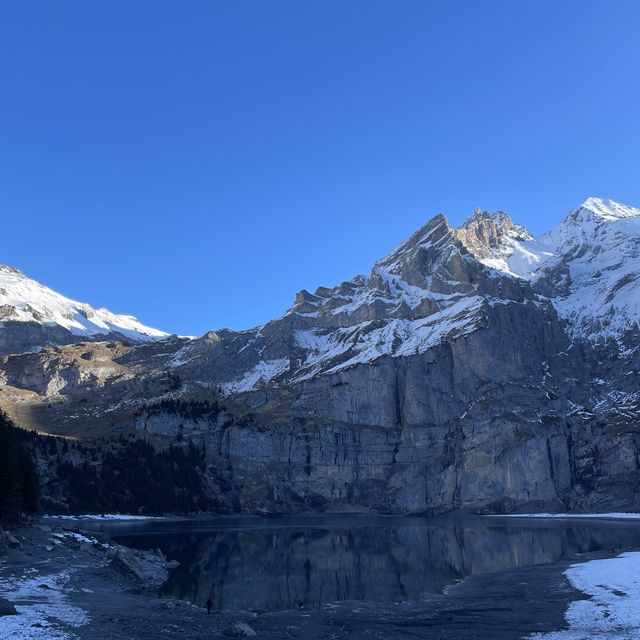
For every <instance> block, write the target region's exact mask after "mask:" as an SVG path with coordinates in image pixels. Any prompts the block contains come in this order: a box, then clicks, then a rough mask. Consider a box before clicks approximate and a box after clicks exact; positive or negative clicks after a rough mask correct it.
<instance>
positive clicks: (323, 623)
mask: <svg viewBox="0 0 640 640" xmlns="http://www.w3.org/2000/svg"><path fill="white" fill-rule="evenodd" d="M13 535H14V537H15V539H16V540H17V542H18V545H16V548H9V549H7V551H6V553H5V554H4V555H1V556H0V598H6V599H7V600H8V601H9V602H11V603H12V604H13V605H15V607H16V609H17V610H18V611H19V612H20V614H19V615H17V616H16V615H13V616H0V636H1V637H7V638H15V640H22V639H23V638H29V639H30V640H40V639H46V640H52V639H58V638H61V639H65V640H66V639H72V638H77V639H79V640H178V639H179V640H205V638H206V639H207V640H209V639H210V638H213V637H220V638H225V637H234V636H235V637H247V636H251V635H252V634H255V637H258V638H265V639H266V640H276V639H287V638H304V639H305V640H316V639H317V640H320V639H336V640H338V639H342V638H345V639H346V638H349V639H360V638H361V639H362V640H365V639H367V640H370V639H372V638H373V639H378V640H392V639H395V638H398V639H400V638H416V637H417V638H434V639H435V638H438V639H442V638H445V639H446V638H451V639H454V638H455V639H456V640H471V639H478V640H480V639H486V638H489V637H491V638H493V639H495V640H511V639H514V640H515V639H516V638H522V637H526V636H529V635H531V634H536V633H549V632H551V631H559V630H562V629H566V628H567V622H566V620H565V614H566V612H567V609H568V607H569V606H570V604H571V603H572V602H574V601H577V600H581V599H585V595H584V594H583V593H582V592H581V591H578V590H576V589H575V588H574V587H572V586H571V584H570V582H569V581H568V580H567V578H566V577H565V575H564V571H566V570H567V569H568V567H569V566H570V565H571V564H573V563H575V562H576V561H580V560H589V559H593V558H602V557H606V556H605V555H604V554H588V555H584V556H581V557H579V558H574V559H571V560H567V561H563V562H560V563H554V564H548V565H537V566H530V567H521V568H518V569H513V570H508V571H500V572H497V573H492V574H484V575H474V576H470V577H468V578H466V579H465V580H463V581H462V582H460V583H457V584H455V585H451V586H450V587H449V588H448V589H447V590H446V592H445V593H444V594H440V595H435V596H431V597H429V598H428V599H426V600H425V601H423V602H417V603H416V602H413V603H389V604H388V605H380V603H367V602H340V603H336V604H333V605H326V606H325V607H324V608H323V609H320V610H304V609H303V610H295V611H278V612H273V613H263V614H257V613H252V612H243V611H222V612H220V611H216V612H212V614H211V615H210V616H207V614H206V610H205V609H204V608H202V607H201V606H195V605H193V604H190V603H188V602H184V601H180V600H173V599H165V598H159V597H157V595H156V593H157V588H158V587H159V586H160V584H162V582H163V580H164V579H166V576H167V571H168V569H169V567H168V566H167V562H166V559H165V558H164V557H163V556H162V554H161V553H159V552H157V553H156V552H151V551H138V550H132V549H129V548H128V547H124V546H122V545H119V544H116V543H114V542H113V541H112V540H111V539H110V538H109V537H107V536H104V535H100V534H95V533H87V532H83V531H82V530H79V529H68V528H65V527H64V525H61V526H59V527H58V526H48V525H38V524H32V525H31V526H28V527H23V528H22V529H20V530H17V531H15V532H13Z"/></svg>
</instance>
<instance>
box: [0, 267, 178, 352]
mask: <svg viewBox="0 0 640 640" xmlns="http://www.w3.org/2000/svg"><path fill="white" fill-rule="evenodd" d="M39 328H41V329H42V330H41V331H39V330H38V329H39ZM11 330H13V332H14V333H16V331H17V332H18V333H20V334H21V336H23V337H24V339H25V344H24V347H26V348H29V347H36V346H44V344H47V343H48V342H49V341H50V339H52V338H53V337H54V336H55V337H56V339H55V340H52V341H53V342H64V341H65V340H64V336H65V334H68V337H69V340H68V341H73V339H75V338H84V339H95V338H102V339H106V337H109V336H110V337H120V338H121V339H125V340H129V341H133V342H144V341H148V340H156V339H159V338H165V337H167V334H166V333H164V332H163V331H159V330H157V329H153V328H151V327H147V326H145V325H143V324H142V323H141V322H139V321H138V320H137V319H136V318H134V317H133V316H126V315H117V314H114V313H111V312H110V311H108V310H107V309H94V308H93V307H92V306H91V305H88V304H84V303H82V302H76V301H75V300H70V299H69V298H66V297H64V296H62V295H60V294H59V293H56V292H55V291H53V290H51V289H49V288H48V287H45V286H43V285H41V284H40V283H38V282H36V281H35V280H32V279H31V278H28V277H27V276H25V275H24V274H23V273H22V272H20V271H18V270H17V269H13V268H11V267H7V266H5V265H0V335H2V334H5V342H6V334H7V332H9V331H11ZM27 334H29V335H30V336H31V337H32V338H33V340H30V339H29V335H27ZM48 338H49V339H48ZM17 342H19V339H18V338H16V343H17ZM40 342H42V343H43V344H40Z"/></svg>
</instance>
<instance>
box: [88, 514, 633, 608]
mask: <svg viewBox="0 0 640 640" xmlns="http://www.w3.org/2000/svg"><path fill="white" fill-rule="evenodd" d="M81 526H82V527H83V528H85V529H92V530H94V531H103V532H105V533H109V534H110V535H112V536H113V537H114V538H115V539H116V540H117V541H119V542H121V543H123V544H126V545H128V546H131V547H136V548H141V549H156V548H159V549H161V550H162V552H163V553H164V554H165V555H166V556H167V558H168V559H170V560H177V561H178V562H179V563H180V565H179V566H178V567H177V568H175V569H173V570H172V571H171V573H170V576H169V579H168V581H167V582H166V584H165V585H164V587H163V589H162V593H161V595H162V596H170V597H174V598H179V599H183V600H188V601H190V602H193V603H195V604H198V605H200V606H202V605H203V603H204V602H205V601H206V600H207V598H208V597H209V596H211V598H212V601H213V603H214V608H215V609H244V610H257V611H276V610H282V609H290V608H297V607H299V606H302V607H304V608H321V607H322V606H324V605H325V604H327V603H331V602H337V601H343V600H366V601H370V602H371V601H373V602H380V603H382V602H415V601H419V600H423V599H424V598H426V597H427V596H429V595H431V594H434V593H441V592H442V591H443V590H445V589H446V588H447V586H448V585H451V584H453V583H455V582H456V581H459V580H461V579H463V578H465V577H466V576H469V575H472V574H477V573H488V572H496V571H500V570H504V569H511V568H515V567H520V566H525V565H534V564H544V563H550V562H555V561H558V560H564V559H572V558H574V557H577V556H579V554H581V553H586V552H593V551H607V552H609V551H611V550H618V549H628V548H633V549H637V548H640V521H635V522H634V521H612V520H595V519H594V520H590V519H589V520H546V519H544V520H532V519H525V518H517V519H514V518H500V517H481V516H468V517H461V516H456V517H441V518H422V517H391V516H320V515H319V516H283V517H270V518H257V517H226V518H219V519H215V520H189V521H179V522H178V521H165V520H156V521H138V522H86V521H83V522H82V524H81Z"/></svg>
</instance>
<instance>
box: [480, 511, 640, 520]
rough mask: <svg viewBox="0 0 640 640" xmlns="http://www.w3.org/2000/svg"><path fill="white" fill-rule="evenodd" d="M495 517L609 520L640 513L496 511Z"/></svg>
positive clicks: (635, 517)
mask: <svg viewBox="0 0 640 640" xmlns="http://www.w3.org/2000/svg"><path fill="white" fill-rule="evenodd" d="M491 517H495V518H589V519H591V520H593V519H600V518H606V519H611V520H640V513H499V514H498V513H496V514H491Z"/></svg>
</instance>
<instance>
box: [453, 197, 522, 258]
mask: <svg viewBox="0 0 640 640" xmlns="http://www.w3.org/2000/svg"><path fill="white" fill-rule="evenodd" d="M456 237H457V238H458V239H459V240H460V241H461V242H462V244H463V245H464V246H465V247H466V248H467V250H468V251H469V252H470V253H471V254H472V255H474V256H475V257H476V258H478V260H481V261H482V260H487V259H500V258H503V257H504V256H507V255H511V253H513V245H514V242H516V241H517V242H526V241H528V240H532V239H533V236H532V235H531V234H530V233H529V232H528V231H527V229H525V227H523V226H522V225H520V224H516V223H514V222H513V220H512V219H511V218H510V217H509V216H508V215H507V214H506V213H504V212H503V211H496V212H495V213H490V212H488V211H482V210H480V209H476V210H475V211H474V212H473V213H472V214H471V215H470V216H469V217H468V218H467V219H466V220H465V221H464V222H463V223H462V225H461V226H460V227H459V228H458V229H456Z"/></svg>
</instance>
